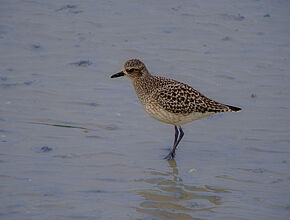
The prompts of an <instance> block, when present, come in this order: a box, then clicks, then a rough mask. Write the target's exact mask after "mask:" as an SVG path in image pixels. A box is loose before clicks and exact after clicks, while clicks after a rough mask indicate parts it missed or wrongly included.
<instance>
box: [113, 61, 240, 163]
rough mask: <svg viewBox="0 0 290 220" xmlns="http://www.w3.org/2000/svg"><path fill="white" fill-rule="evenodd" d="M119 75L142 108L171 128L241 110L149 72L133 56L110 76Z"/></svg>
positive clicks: (173, 152)
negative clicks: (125, 81) (131, 88)
mask: <svg viewBox="0 0 290 220" xmlns="http://www.w3.org/2000/svg"><path fill="white" fill-rule="evenodd" d="M123 75H126V76H128V77H129V78H130V79H131V81H132V84H133V85H134V88H135V91H136V94H137V96H138V98H139V100H140V102H141V104H142V106H143V108H144V110H145V111H146V112H147V113H148V114H149V115H150V116H152V117H153V118H155V119H157V120H159V121H162V122H164V123H167V124H172V125H175V129H177V128H176V126H180V125H183V124H186V123H189V122H192V121H194V120H197V119H200V118H204V117H207V116H209V115H212V114H214V113H218V112H227V111H239V110H241V109H240V108H238V107H234V106H229V105H225V104H221V103H219V102H216V101H214V100H212V99H210V98H207V97H206V96H204V95H203V94H201V93H200V92H198V91H197V90H195V89H194V88H192V87H191V86H189V85H186V84H184V83H181V82H178V81H176V80H173V79H168V78H164V77H159V76H153V75H151V74H150V73H149V72H148V70H147V68H146V66H145V65H144V64H143V63H142V62H141V61H140V60H137V59H132V60H128V61H127V62H126V63H125V64H124V68H123V71H122V72H120V73H117V74H115V75H113V76H112V78H115V77H118V76H123ZM179 128H180V132H182V136H183V131H182V129H181V127H179ZM182 136H181V138H182ZM181 138H180V140H181ZM180 140H179V141H180ZM179 141H177V140H176V137H175V142H178V143H179ZM178 143H177V145H178ZM174 145H175V144H174ZM177 145H176V146H175V147H174V148H173V151H172V152H171V156H170V158H173V157H174V154H175V148H176V147H177ZM170 158H169V159H170Z"/></svg>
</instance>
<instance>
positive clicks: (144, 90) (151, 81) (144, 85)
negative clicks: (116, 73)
mask: <svg viewBox="0 0 290 220" xmlns="http://www.w3.org/2000/svg"><path fill="white" fill-rule="evenodd" d="M132 83H133V85H134V88H135V91H136V94H137V96H138V98H139V99H140V101H141V102H142V103H144V102H146V98H148V97H149V95H150V94H151V93H152V92H153V90H152V88H156V85H155V84H156V79H155V77H154V76H152V75H151V74H149V73H148V74H144V75H142V76H141V77H138V78H136V79H134V80H132Z"/></svg>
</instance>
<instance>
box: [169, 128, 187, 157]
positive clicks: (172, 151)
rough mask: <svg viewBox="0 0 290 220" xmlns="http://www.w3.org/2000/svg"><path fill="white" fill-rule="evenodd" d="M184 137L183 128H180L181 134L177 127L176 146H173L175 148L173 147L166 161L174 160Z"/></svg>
mask: <svg viewBox="0 0 290 220" xmlns="http://www.w3.org/2000/svg"><path fill="white" fill-rule="evenodd" d="M178 136H179V137H178ZM183 136H184V132H183V130H182V128H181V126H179V132H178V130H177V127H176V126H175V141H174V144H173V147H172V150H171V152H170V153H169V154H168V155H167V156H166V157H165V158H164V159H167V160H171V159H173V158H174V156H175V150H176V148H177V146H178V144H179V142H180V141H181V139H182V138H183ZM177 137H178V139H177Z"/></svg>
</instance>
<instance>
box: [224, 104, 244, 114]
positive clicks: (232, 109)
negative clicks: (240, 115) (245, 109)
mask: <svg viewBox="0 0 290 220" xmlns="http://www.w3.org/2000/svg"><path fill="white" fill-rule="evenodd" d="M227 106H228V107H229V109H230V111H232V112H239V111H241V110H242V109H241V108H239V107H235V106H231V105H227Z"/></svg>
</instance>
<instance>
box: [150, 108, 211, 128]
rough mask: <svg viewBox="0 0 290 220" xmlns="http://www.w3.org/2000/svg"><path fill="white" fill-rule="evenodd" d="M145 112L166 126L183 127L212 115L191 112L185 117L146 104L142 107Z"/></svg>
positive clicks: (209, 113)
mask: <svg viewBox="0 0 290 220" xmlns="http://www.w3.org/2000/svg"><path fill="white" fill-rule="evenodd" d="M144 109H145V111H146V112H147V113H148V114H149V115H150V116H151V117H152V118H155V119H157V120H159V121H162V122H164V123H166V124H172V125H183V124H187V123H189V122H192V121H195V120H198V119H201V118H204V117H207V116H210V115H212V114H214V113H212V112H206V113H201V112H191V113H189V114H187V115H184V114H180V113H172V112H169V111H167V110H165V109H164V108H162V107H161V106H158V105H154V104H153V105H152V104H147V105H146V106H144Z"/></svg>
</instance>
